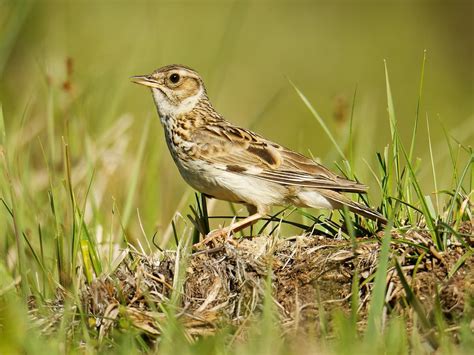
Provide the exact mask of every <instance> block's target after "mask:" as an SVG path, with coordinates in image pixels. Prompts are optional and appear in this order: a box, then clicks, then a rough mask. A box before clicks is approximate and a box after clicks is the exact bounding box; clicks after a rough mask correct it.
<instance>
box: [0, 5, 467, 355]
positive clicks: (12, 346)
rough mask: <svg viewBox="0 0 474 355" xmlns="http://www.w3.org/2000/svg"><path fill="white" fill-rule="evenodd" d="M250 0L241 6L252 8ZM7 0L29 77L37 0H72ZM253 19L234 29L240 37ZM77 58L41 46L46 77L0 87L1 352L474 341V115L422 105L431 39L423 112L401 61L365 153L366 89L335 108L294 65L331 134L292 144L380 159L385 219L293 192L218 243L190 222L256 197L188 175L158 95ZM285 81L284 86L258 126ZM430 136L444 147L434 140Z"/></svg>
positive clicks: (375, 195) (420, 347) (461, 346)
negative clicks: (428, 110) (18, 90)
mask: <svg viewBox="0 0 474 355" xmlns="http://www.w3.org/2000/svg"><path fill="white" fill-rule="evenodd" d="M236 4H237V5H233V7H231V8H230V10H231V12H230V13H231V14H232V15H233V18H237V20H235V21H237V22H239V21H243V20H242V17H243V15H242V14H243V13H244V12H245V11H244V10H245V9H244V7H243V5H239V3H236ZM0 6H2V7H3V9H4V10H5V11H4V12H2V13H3V14H4V15H0V18H1V20H2V21H4V26H3V27H2V28H3V29H5V32H3V33H2V36H1V38H2V42H1V45H0V72H1V73H3V72H4V70H5V68H9V69H11V70H12V73H14V74H15V75H19V77H22V76H21V73H18V71H19V69H18V66H17V65H14V64H12V59H11V58H15V57H16V56H17V55H18V54H15V50H16V51H20V52H21V50H22V49H21V46H20V45H19V44H18V43H21V35H22V33H23V35H25V34H24V32H22V31H26V30H25V26H26V23H27V22H26V21H27V19H30V21H31V22H30V24H31V25H32V26H33V27H35V22H34V21H33V20H32V19H31V17H30V16H31V14H32V13H34V10H39V11H40V12H41V11H44V13H50V12H51V13H53V12H55V11H56V12H60V11H62V10H61V9H63V8H62V7H60V6H58V8H55V9H54V10H52V8H51V4H48V5H46V7H47V9H45V8H41V9H40V8H39V6H38V5H37V4H36V3H35V2H29V1H21V2H11V3H8V4H7V2H6V3H5V4H2V5H0ZM70 6H72V7H73V8H74V9H76V6H78V5H75V4H71V5H70ZM81 9H82V10H81ZM78 11H85V10H84V9H83V8H78ZM256 11H258V9H257V10H256ZM125 12H127V11H125ZM5 14H6V15H5ZM8 15H10V17H9V19H8V21H7V20H6V18H7V16H8ZM12 15H14V16H12ZM2 16H3V17H2ZM117 16H118V15H117ZM52 21H53V20H52ZM72 21H74V20H72ZM132 21H133V19H132ZM164 21H165V20H164ZM302 21H304V20H302ZM53 28H56V27H54V26H53ZM237 29H238V25H236V23H235V22H232V23H231V24H230V25H229V27H228V28H226V31H224V32H225V36H224V37H225V38H226V40H227V41H229V40H232V39H234V37H233V36H236V35H235V33H236V30H237ZM117 31H120V29H117ZM135 35H136V33H135ZM124 40H125V39H124ZM224 42H225V41H224ZM29 43H33V41H31V42H29ZM89 45H91V44H90V43H89V44H84V43H83V42H78V44H77V46H78V47H85V48H87V47H88V46H89ZM19 48H20V49H19ZM222 48H224V49H225V46H224V45H223V47H222ZM76 50H77V49H76ZM221 53H224V54H222V58H220V60H222V62H225V61H226V60H229V56H228V55H227V54H226V52H225V51H221ZM88 55H92V54H91V53H89V54H88ZM77 57H78V58H83V57H81V54H79V53H78V54H77ZM61 58H62V59H61V62H60V64H58V65H56V66H53V68H55V69H54V70H52V71H51V70H47V67H48V65H47V64H44V63H39V64H38V65H37V72H36V73H35V75H33V76H32V80H34V86H33V94H30V93H28V94H24V95H18V97H14V95H12V94H9V92H10V91H9V90H8V89H7V88H8V84H5V86H2V87H0V89H1V90H2V92H1V93H2V95H1V96H0V353H2V354H3V353H5V354H10V353H35V354H36V353H43V352H44V353H50V354H52V353H108V352H109V353H127V354H128V353H138V352H158V353H160V354H168V353H179V354H186V353H189V354H191V353H192V354H194V353H196V354H208V353H236V354H237V353H238V354H262V353H263V354H265V353H268V354H270V353H271V354H290V353H302V354H305V353H307V354H310V353H319V352H321V353H338V354H339V353H362V352H363V353H370V352H372V353H397V354H398V353H408V352H413V353H429V352H433V351H438V352H439V353H468V352H469V349H471V348H472V347H473V346H474V335H473V332H474V329H473V324H474V323H473V318H474V317H473V316H474V270H473V265H474V258H473V246H474V219H473V215H472V214H473V209H472V206H473V205H472V196H473V184H474V165H473V160H474V154H473V151H472V147H471V146H469V145H468V144H467V142H469V138H471V137H472V136H473V135H474V129H473V125H472V124H470V123H469V121H471V122H472V116H471V117H468V118H466V120H465V121H467V123H466V122H463V121H464V120H461V119H458V121H455V122H454V123H453V122H449V123H446V124H445V123H443V122H444V120H443V119H442V118H439V119H437V120H433V118H432V117H431V116H430V115H428V114H425V110H424V103H425V101H428V100H430V99H425V95H426V92H425V89H424V88H425V86H426V81H427V78H429V75H425V68H428V67H429V64H428V65H427V63H426V53H425V55H424V58H423V61H422V66H421V70H419V71H420V76H419V79H418V80H419V84H418V90H417V92H418V93H417V95H416V98H415V99H414V100H413V102H415V105H414V107H413V108H414V110H413V111H414V112H415V115H414V119H409V120H407V119H400V118H399V115H398V114H397V112H398V107H399V106H397V105H396V104H395V99H396V98H397V96H396V95H394V94H392V92H393V90H394V89H395V88H396V86H395V85H391V82H392V80H393V75H391V74H390V71H389V69H388V64H386V65H385V77H384V80H385V92H386V100H383V102H384V103H383V104H382V103H379V104H380V105H382V106H386V107H387V108H388V110H387V113H386V114H385V117H386V121H387V122H388V124H387V127H388V129H389V132H390V134H389V135H388V136H387V137H385V136H384V135H383V134H380V135H377V134H374V135H377V138H374V140H375V139H376V140H379V139H385V138H386V139H387V141H386V142H385V143H384V144H383V147H384V148H382V149H381V151H380V152H379V153H375V152H376V151H377V149H375V148H374V149H373V150H371V151H370V152H369V156H364V157H365V159H367V161H363V160H362V159H359V157H360V156H361V155H363V154H362V153H361V151H363V148H364V147H363V146H365V145H366V146H368V147H369V148H370V149H372V148H371V147H375V146H376V145H375V144H369V143H371V142H368V140H365V141H364V140H363V133H361V132H360V131H361V130H360V128H358V127H361V126H366V127H367V129H370V127H369V126H370V125H371V124H373V125H375V123H376V122H375V120H376V119H377V118H378V117H379V116H378V115H375V116H370V117H373V120H372V121H370V120H371V119H372V118H369V119H368V121H366V122H361V119H360V117H358V114H360V111H358V110H359V107H360V105H361V104H363V103H364V100H363V98H362V97H363V93H364V90H363V89H361V88H358V89H357V90H354V93H353V95H351V97H352V99H351V100H346V101H347V102H350V101H351V104H347V102H346V101H345V99H341V100H342V101H341V102H339V101H338V102H339V103H338V105H337V107H336V109H335V112H336V113H339V114H335V118H336V122H335V123H331V122H330V120H328V119H326V118H323V115H320V114H319V113H318V110H317V105H315V104H314V100H312V99H311V98H310V95H307V94H306V93H307V90H306V88H305V87H304V86H307V85H308V83H305V84H304V85H303V86H302V85H300V84H299V81H298V80H296V79H295V78H294V77H293V76H292V77H291V80H293V81H294V82H293V81H287V82H286V84H285V89H284V90H287V89H288V90H287V91H291V89H292V88H293V89H294V90H293V92H292V95H294V97H295V98H298V100H299V101H297V106H296V105H295V106H292V108H291V110H292V111H291V112H293V113H299V112H304V111H303V110H304V109H307V112H308V113H309V115H310V116H309V117H306V119H307V120H308V121H309V120H311V123H315V124H317V125H319V127H317V132H316V133H315V130H316V129H314V130H313V131H312V132H311V135H315V134H317V135H318V136H319V140H322V141H324V142H327V145H330V146H331V148H330V149H328V148H327V146H326V149H324V146H325V145H324V144H323V146H316V145H311V144H312V141H310V140H309V139H308V142H310V143H309V144H305V141H303V142H296V141H293V142H290V144H299V145H300V146H301V147H308V146H310V147H311V149H312V150H313V149H321V150H322V151H325V152H327V151H328V150H329V151H330V152H329V153H328V157H327V158H326V159H328V160H330V161H331V159H334V160H336V162H337V163H336V167H335V169H339V171H340V173H341V174H345V175H347V176H348V177H350V178H355V179H357V178H359V177H361V175H363V174H364V172H365V171H369V172H370V176H368V175H364V177H363V178H362V177H361V180H362V181H364V182H365V181H372V182H373V184H372V188H371V190H370V193H369V197H370V200H369V197H359V198H360V199H361V202H363V203H367V204H369V205H371V206H375V207H377V208H378V209H379V210H380V211H381V212H382V213H384V214H385V215H386V216H387V217H388V219H389V221H390V223H389V225H388V226H386V227H385V228H383V229H381V227H380V226H377V225H375V224H374V222H371V221H367V220H364V219H362V218H360V217H357V216H354V215H353V214H350V213H348V212H347V211H343V212H341V213H340V212H334V213H327V212H324V211H323V212H322V211H315V210H309V209H308V210H303V209H294V208H286V209H283V210H275V211H274V215H273V216H271V217H269V218H268V219H267V220H265V221H262V222H260V223H259V224H258V225H256V226H254V227H253V228H249V229H247V230H244V231H243V232H242V233H240V234H239V235H236V236H235V240H234V239H233V240H230V239H226V240H219V241H216V242H215V244H211V245H208V246H207V247H206V248H204V249H202V250H193V248H192V243H193V241H195V240H196V239H197V238H199V235H200V234H203V233H206V232H207V231H208V230H209V229H213V228H217V225H218V224H219V223H221V224H222V223H225V224H227V223H230V221H231V220H232V218H234V217H235V216H237V215H239V214H241V211H240V210H239V208H240V207H239V206H233V205H230V206H227V205H226V204H222V205H219V206H220V207H219V206H217V207H216V202H215V201H214V200H206V199H205V198H204V197H202V196H199V195H193V192H192V191H191V190H190V189H189V188H186V187H184V185H177V184H176V183H174V182H173V179H174V175H169V173H168V170H170V169H171V167H172V166H171V162H164V161H165V159H167V158H166V154H167V153H166V151H165V149H166V147H165V146H164V145H160V143H159V142H160V141H161V136H160V135H161V133H158V132H159V131H158V130H159V129H160V128H159V126H158V123H157V122H155V121H157V120H156V119H155V117H154V112H153V115H151V114H150V115H149V116H147V118H146V119H145V120H142V121H140V124H137V121H136V120H134V119H133V117H132V116H131V115H130V114H125V113H123V112H125V110H123V106H122V105H123V104H122V102H123V101H129V99H128V96H127V95H124V94H123V92H124V89H123V88H124V87H125V85H128V83H127V82H126V80H123V78H122V77H120V81H119V78H118V77H117V76H116V75H114V76H112V79H110V81H109V82H108V86H105V87H104V88H105V89H104V90H103V91H101V89H97V87H95V88H94V85H99V87H100V84H96V83H95V82H94V80H92V79H90V80H87V79H86V78H85V77H84V74H83V72H82V73H81V69H77V68H76V65H77V59H76V57H75V56H71V57H68V56H64V57H61ZM41 60H42V59H40V61H41ZM111 62H113V61H111ZM219 63H220V62H219ZM390 63H391V62H390ZM390 63H389V64H390ZM163 64H165V63H163ZM109 65H111V64H110V63H109V64H107V66H109ZM393 66H396V65H393ZM390 67H392V65H391V66H390ZM57 68H62V69H61V71H62V72H63V74H60V70H59V69H57ZM29 70H31V69H29ZM102 70H105V69H102ZM128 70H129V69H126V70H124V71H125V73H123V72H122V74H123V75H122V76H125V77H126V76H128ZM145 70H146V68H145ZM427 72H429V71H427ZM130 74H137V73H130ZM2 75H4V76H5V77H7V76H6V75H5V74H2ZM11 75H12V74H11ZM425 76H426V78H425ZM101 79H103V78H101ZM405 79H406V78H405ZM96 80H97V78H96ZM215 80H217V79H215ZM215 80H214V84H212V83H211V90H210V95H211V97H212V94H213V90H214V93H216V92H217V90H216V88H217V87H218V86H217V85H216V84H215ZM396 80H397V82H399V78H398V76H396ZM210 81H211V82H212V80H210ZM7 82H11V79H10V81H7ZM122 82H125V83H122ZM119 83H120V84H119ZM86 84H88V85H86ZM213 85H214V86H213ZM110 86H113V89H110ZM429 87H433V85H432V84H431V85H430V86H429ZM108 89H110V90H108ZM137 90H138V89H137ZM140 93H141V94H142V95H143V96H144V95H145V93H143V92H140ZM268 97H270V95H268V94H267V97H266V100H268ZM466 97H467V98H469V96H466ZM281 99H282V94H281V91H278V92H277V93H276V94H275V95H274V97H273V98H272V99H270V101H269V102H267V101H266V105H265V108H264V109H263V110H262V112H261V114H260V115H259V116H258V117H256V118H255V120H254V121H252V122H248V124H247V126H254V125H257V124H259V122H260V119H261V118H262V117H266V115H268V114H269V112H270V111H271V109H272V107H273V106H275V105H276V102H277V101H279V100H281ZM446 100H447V101H449V100H448V99H446ZM130 101H132V99H130ZM397 101H398V100H397ZM11 102H13V103H15V108H12V104H11ZM145 102H146V104H148V105H149V106H150V107H151V103H150V102H148V101H145V100H143V101H142V103H143V104H145ZM241 102H245V99H244V98H241ZM372 102H375V100H373V101H372ZM430 102H431V101H430ZM400 105H403V107H405V106H404V105H405V103H401V104H400ZM299 110H300V111H299ZM148 111H151V108H150V109H149V110H148ZM403 111H405V109H404V110H403ZM308 113H306V112H305V113H304V114H308ZM285 114H287V113H285ZM470 114H472V113H470ZM234 121H235V120H234ZM288 121H291V120H288ZM275 122H277V121H276V120H275V121H274V122H273V125H274V123H275ZM290 124H293V123H291V122H290ZM306 124H307V123H304V124H303V125H302V127H309V126H304V125H306ZM377 124H379V123H377ZM242 125H243V124H242ZM308 125H309V123H308ZM287 127H288V126H285V128H287ZM252 128H253V127H252ZM280 128H281V127H280ZM453 128H455V129H456V133H457V134H453ZM281 129H283V128H281ZM293 129H295V128H294V127H293ZM283 130H284V129H283ZM439 130H441V132H442V135H443V136H444V139H443V140H442V139H440V136H439V135H438V134H434V133H433V131H439ZM295 131H297V129H295ZM137 132H138V133H137ZM323 135H324V136H323ZM157 136H158V137H157ZM322 136H323V137H322ZM407 137H408V138H407ZM280 141H281V139H280ZM420 142H423V144H424V142H427V145H426V147H424V150H423V152H424V153H426V154H425V155H426V156H427V157H428V159H423V160H421V159H419V158H418V156H419V155H422V154H418V153H419V152H420V145H421V144H422V143H420ZM281 143H285V142H283V141H282V142H281ZM365 148H366V149H367V147H365ZM318 152H319V151H318ZM162 156H165V157H164V158H162ZM444 157H447V158H446V159H444ZM315 159H317V158H316V157H315ZM168 168H170V169H168ZM183 191H184V193H183ZM354 198H358V197H356V196H354ZM188 205H189V207H188ZM216 211H217V212H216ZM154 213H155V214H157V215H159V217H156V216H153V214H154ZM217 214H219V215H217ZM184 215H187V216H184ZM169 216H173V218H172V221H171V223H169V218H168V217H169ZM216 220H217V221H216ZM150 221H151V222H150ZM153 223H156V225H153Z"/></svg>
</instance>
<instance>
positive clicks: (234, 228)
mask: <svg viewBox="0 0 474 355" xmlns="http://www.w3.org/2000/svg"><path fill="white" fill-rule="evenodd" d="M262 217H264V215H263V214H260V213H258V212H257V213H254V214H252V215H250V216H248V217H247V218H244V219H242V220H240V221H238V222H235V223H232V224H231V225H230V226H227V227H225V228H221V229H218V230H216V231H214V232H211V233H209V234H208V235H207V236H206V238H204V239H203V240H201V241H200V242H199V243H196V244H194V247H195V248H198V247H200V246H202V245H204V244H207V243H209V242H210V241H212V240H214V239H215V238H218V237H222V236H226V235H229V234H230V233H232V232H238V231H240V230H242V229H244V228H246V227H248V226H250V225H252V224H254V223H255V222H257V221H258V220H259V219H260V218H262Z"/></svg>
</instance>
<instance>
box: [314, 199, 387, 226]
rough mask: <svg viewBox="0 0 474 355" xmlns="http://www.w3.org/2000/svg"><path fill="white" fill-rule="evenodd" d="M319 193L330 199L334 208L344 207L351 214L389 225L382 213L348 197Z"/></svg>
mask: <svg viewBox="0 0 474 355" xmlns="http://www.w3.org/2000/svg"><path fill="white" fill-rule="evenodd" d="M318 192H319V193H321V195H323V196H324V197H325V198H326V199H328V200H329V201H330V202H331V204H332V205H333V207H334V208H337V209H343V208H344V207H343V206H346V207H347V208H348V209H349V211H351V212H354V213H356V214H358V215H361V216H364V217H367V218H369V219H371V220H373V221H377V222H379V223H381V224H384V225H385V224H387V219H386V218H385V217H384V216H383V215H382V214H381V213H379V212H377V211H376V210H374V209H372V208H370V207H367V206H364V205H362V204H360V203H357V202H355V201H352V200H351V199H349V198H347V197H346V196H344V195H342V194H340V193H339V192H336V191H331V190H319V191H318Z"/></svg>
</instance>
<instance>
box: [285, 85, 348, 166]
mask: <svg viewBox="0 0 474 355" xmlns="http://www.w3.org/2000/svg"><path fill="white" fill-rule="evenodd" d="M289 81H290V84H291V85H292V86H293V88H294V89H295V91H296V93H297V94H298V96H299V97H300V99H301V100H302V101H303V103H304V104H305V105H306V107H307V108H308V109H309V111H310V112H311V114H312V115H313V116H314V118H316V120H317V121H318V123H319V124H320V125H321V127H322V128H323V130H324V132H325V133H326V135H327V136H328V137H329V139H330V140H331V142H332V144H333V145H334V147H335V148H336V150H337V152H338V153H339V155H340V156H341V157H342V158H343V159H344V160H347V158H346V155H345V154H344V152H343V151H342V149H341V147H340V145H339V144H338V143H337V141H336V139H335V138H334V136H333V135H332V133H331V131H330V130H329V127H328V126H327V125H326V123H325V122H324V120H323V118H322V117H321V116H320V115H319V113H318V112H317V111H316V110H315V109H314V107H313V105H311V103H310V102H309V100H308V99H307V98H306V96H305V95H304V94H303V93H302V92H301V91H300V89H298V87H297V86H296V85H295V84H294V83H293V82H292V81H291V80H289Z"/></svg>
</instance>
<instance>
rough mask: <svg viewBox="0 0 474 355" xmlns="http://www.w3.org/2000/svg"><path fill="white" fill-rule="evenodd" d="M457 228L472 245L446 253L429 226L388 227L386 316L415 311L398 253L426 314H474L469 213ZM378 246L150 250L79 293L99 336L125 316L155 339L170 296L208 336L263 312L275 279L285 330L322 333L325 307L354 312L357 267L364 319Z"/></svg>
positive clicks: (342, 243)
mask: <svg viewBox="0 0 474 355" xmlns="http://www.w3.org/2000/svg"><path fill="white" fill-rule="evenodd" d="M461 229H462V231H463V234H464V235H466V236H467V237H466V240H465V242H466V243H459V242H456V243H452V244H450V245H449V247H448V249H447V250H446V251H444V252H442V253H440V252H437V251H436V250H435V248H434V246H433V244H432V241H431V239H430V237H429V235H428V234H427V233H426V231H417V230H414V229H413V230H410V231H408V232H407V233H405V234H404V235H403V236H402V235H400V234H398V233H395V232H394V233H392V243H391V256H390V260H391V261H392V262H391V263H390V264H389V265H390V268H389V271H388V274H387V292H386V299H385V301H386V307H385V313H386V314H387V313H393V312H397V313H398V314H402V315H404V316H405V318H406V319H407V321H408V324H409V325H410V324H411V320H412V318H413V316H414V314H413V313H414V311H413V308H410V307H406V306H407V305H408V303H409V302H408V301H407V295H406V293H405V290H404V288H403V285H402V282H401V280H400V277H399V274H398V273H397V271H396V269H395V267H394V262H393V261H394V260H395V259H396V260H398V263H399V264H400V265H401V268H402V270H403V274H404V277H405V278H406V280H407V281H408V283H409V284H410V286H411V288H412V290H413V292H414V294H415V295H416V297H417V298H418V299H419V301H420V303H421V304H422V305H423V310H424V312H426V317H427V318H428V319H430V317H433V312H434V310H435V307H436V305H439V307H440V308H441V311H442V313H443V314H444V315H445V319H446V320H447V322H448V324H449V323H452V324H455V322H456V320H459V318H460V317H461V316H462V314H463V312H466V311H469V312H472V309H473V308H474V307H473V302H474V271H473V270H474V269H473V266H474V260H473V258H472V257H471V258H465V260H464V262H463V263H462V264H460V262H459V260H460V258H462V257H463V255H465V254H466V252H467V250H466V248H465V247H466V245H471V246H472V245H473V243H474V239H473V237H472V235H473V230H474V228H473V223H472V221H471V222H466V223H465V224H464V225H463V226H462V227H461ZM378 237H379V238H380V237H381V235H379V236H378ZM379 254H380V242H379V241H378V240H377V238H372V239H369V238H365V239H358V240H357V245H356V246H353V245H352V244H351V243H350V242H348V241H347V240H330V239H328V238H327V237H315V236H297V237H293V238H286V239H281V238H277V237H257V238H253V239H243V240H241V241H240V242H238V243H235V242H232V243H230V242H228V241H226V242H224V243H223V244H222V243H221V244H220V245H215V246H214V247H212V246H210V247H209V248H208V249H205V250H202V251H198V252H194V253H191V252H188V253H186V252H185V250H184V249H180V250H179V251H164V252H160V253H158V254H156V255H154V256H146V255H141V254H133V255H130V257H129V258H126V259H125V260H124V262H123V263H122V264H121V265H120V266H119V267H118V268H117V270H116V271H115V272H114V273H113V274H111V275H108V276H104V277H101V278H99V279H97V280H95V281H94V282H93V283H92V284H90V285H85V286H84V288H83V290H82V294H81V297H82V303H83V307H84V308H85V312H86V313H87V314H88V315H89V320H90V322H89V324H91V325H92V326H93V327H96V328H97V330H98V332H99V337H100V338H101V339H103V338H104V337H105V336H107V334H108V333H109V332H110V330H111V329H115V328H117V327H120V326H121V325H123V322H121V320H127V326H129V325H130V324H131V325H132V326H133V327H135V328H137V329H139V330H140V331H142V332H144V333H145V334H147V335H148V336H149V337H151V338H155V337H159V336H160V334H161V332H162V326H163V322H165V321H166V312H165V311H164V309H163V307H162V305H168V306H169V305H170V304H171V305H174V307H175V309H174V312H175V315H176V317H178V318H179V319H180V320H181V323H182V324H183V326H184V328H185V331H186V332H187V335H188V336H189V338H190V339H192V338H193V337H195V336H201V335H207V334H212V333H214V332H215V331H216V330H217V329H218V328H219V327H220V326H221V325H222V324H232V325H236V326H240V325H243V324H245V322H246V320H248V319H249V318H252V317H253V316H254V315H255V314H258V313H259V312H260V311H261V309H262V304H263V299H264V296H265V289H266V282H267V281H266V280H268V278H269V277H270V278H271V286H272V294H273V302H274V305H275V309H276V310H277V312H278V315H279V320H280V324H281V326H282V328H283V329H284V330H287V331H291V330H302V329H308V328H312V329H313V330H316V331H319V329H318V327H319V324H320V322H319V317H320V315H321V313H322V311H324V314H331V310H334V309H335V308H337V309H339V310H342V311H343V312H347V313H349V312H350V309H351V290H352V282H353V278H354V272H355V270H357V272H358V275H359V278H360V287H359V290H358V293H359V294H358V297H359V307H358V315H359V326H360V327H363V326H364V324H365V322H366V320H367V313H368V306H369V302H370V299H371V291H372V288H373V277H374V274H375V270H376V268H377V265H378V259H379ZM186 255H187V256H186ZM454 271H455V272H454ZM453 272H454V275H451V273H453ZM471 326H472V325H471Z"/></svg>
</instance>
